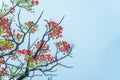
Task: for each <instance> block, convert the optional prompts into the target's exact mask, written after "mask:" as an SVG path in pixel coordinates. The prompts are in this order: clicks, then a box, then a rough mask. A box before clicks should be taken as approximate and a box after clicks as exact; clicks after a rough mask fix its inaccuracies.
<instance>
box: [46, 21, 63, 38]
mask: <svg viewBox="0 0 120 80" xmlns="http://www.w3.org/2000/svg"><path fill="white" fill-rule="evenodd" d="M45 26H46V27H49V28H50V32H49V34H48V36H49V37H50V38H53V39H54V38H56V39H58V38H60V37H62V31H63V27H62V26H59V25H58V24H57V23H56V22H55V21H51V22H49V23H48V24H47V25H45Z"/></svg>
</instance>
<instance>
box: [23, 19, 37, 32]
mask: <svg viewBox="0 0 120 80" xmlns="http://www.w3.org/2000/svg"><path fill="white" fill-rule="evenodd" d="M23 28H24V29H26V30H28V29H30V32H31V33H35V32H36V31H37V29H38V25H37V24H34V22H33V21H28V22H26V23H25V26H24V27H23Z"/></svg>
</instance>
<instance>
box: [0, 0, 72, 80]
mask: <svg viewBox="0 0 120 80" xmlns="http://www.w3.org/2000/svg"><path fill="white" fill-rule="evenodd" d="M37 5H39V1H38V0H10V5H8V4H5V3H4V2H3V3H2V7H1V9H0V80H23V79H25V78H28V77H29V79H30V80H32V78H34V77H35V76H42V75H45V76H48V75H54V74H51V72H54V71H55V70H54V68H55V67H56V66H58V65H59V66H63V67H67V68H70V67H69V66H66V65H63V64H62V63H61V62H60V61H61V60H64V59H65V58H66V57H71V51H72V49H73V45H72V44H70V43H68V42H67V41H64V40H62V41H58V40H59V38H61V37H62V31H63V27H62V26H61V25H60V24H61V22H62V21H63V19H64V17H63V18H62V19H61V20H60V22H55V21H54V20H50V21H48V20H44V21H45V22H46V24H45V26H44V28H45V31H44V33H41V34H43V35H42V36H41V38H40V39H39V38H38V39H36V40H35V41H33V40H31V39H32V38H34V36H33V35H35V33H36V32H37V31H38V29H39V24H38V22H39V20H40V18H41V17H42V14H43V12H41V14H40V15H39V16H38V19H37V20H36V21H32V20H29V21H26V22H21V20H20V14H21V10H23V9H24V10H26V11H28V12H31V13H34V12H35V11H34V6H37ZM16 9H17V10H18V9H19V11H17V10H16ZM15 13H17V15H15ZM15 16H17V19H16V18H15ZM35 36H36V35H35ZM53 41H56V42H55V43H54V44H53V45H54V46H55V47H56V50H55V51H53V52H52V50H51V45H50V44H51V43H50V42H53ZM22 45H25V46H22ZM27 80H28V79H27Z"/></svg>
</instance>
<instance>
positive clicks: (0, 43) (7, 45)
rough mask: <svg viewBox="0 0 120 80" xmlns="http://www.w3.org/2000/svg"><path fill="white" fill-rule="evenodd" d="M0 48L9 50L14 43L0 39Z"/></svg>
mask: <svg viewBox="0 0 120 80" xmlns="http://www.w3.org/2000/svg"><path fill="white" fill-rule="evenodd" d="M0 48H1V49H2V50H11V49H12V48H14V43H12V42H6V41H5V40H3V39H0Z"/></svg>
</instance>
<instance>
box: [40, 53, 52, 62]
mask: <svg viewBox="0 0 120 80" xmlns="http://www.w3.org/2000/svg"><path fill="white" fill-rule="evenodd" d="M39 60H40V61H41V62H42V61H45V62H46V63H49V62H53V61H54V58H53V56H52V55H51V54H48V53H45V54H42V55H40V57H39Z"/></svg>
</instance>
